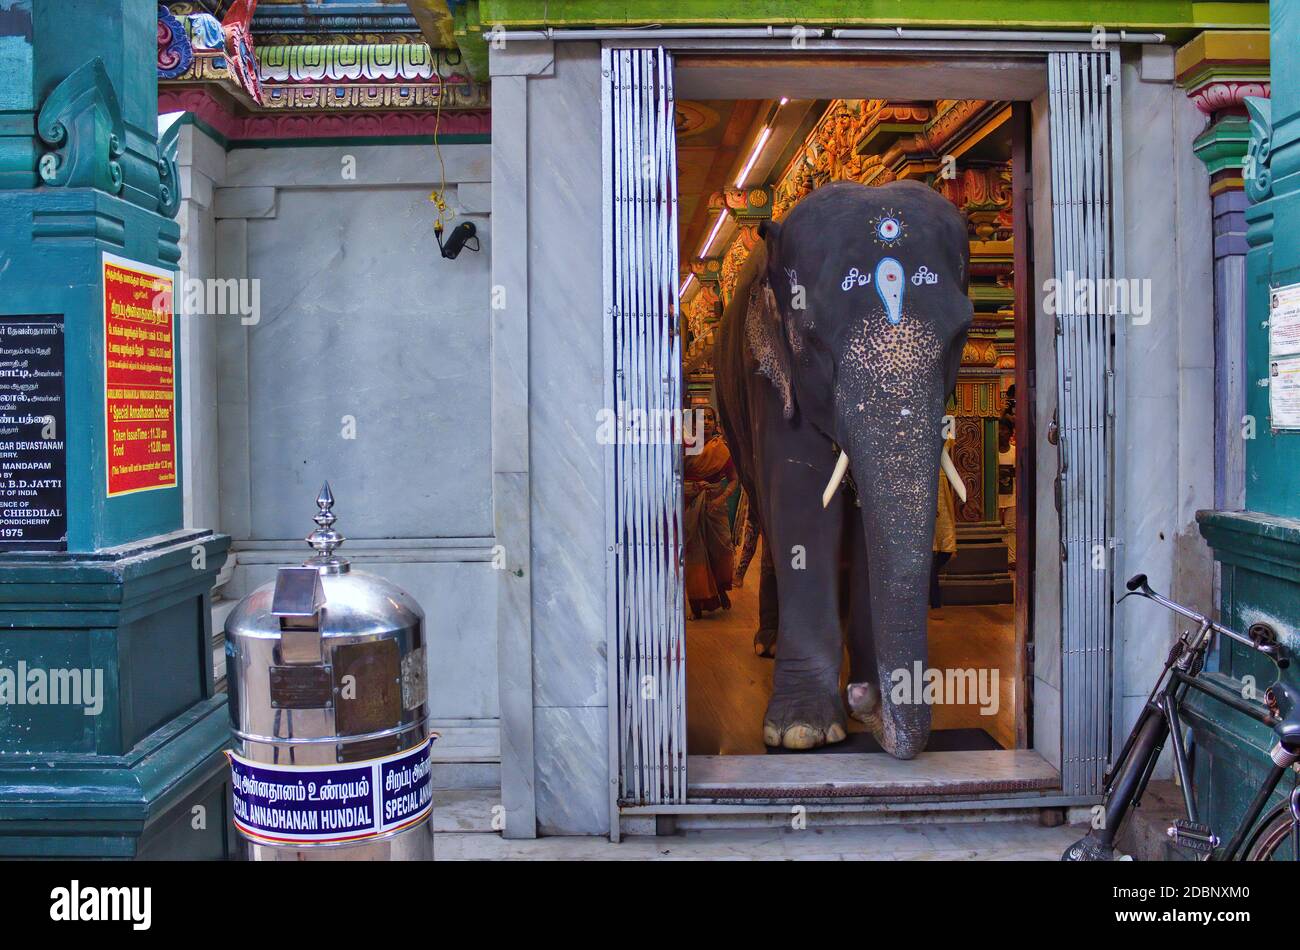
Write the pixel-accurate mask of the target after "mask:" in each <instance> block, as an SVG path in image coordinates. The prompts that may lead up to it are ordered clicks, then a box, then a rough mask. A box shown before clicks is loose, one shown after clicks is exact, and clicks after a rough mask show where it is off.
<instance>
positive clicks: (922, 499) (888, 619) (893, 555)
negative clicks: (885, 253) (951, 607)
mask: <svg viewBox="0 0 1300 950" xmlns="http://www.w3.org/2000/svg"><path fill="white" fill-rule="evenodd" d="M934 389H935V393H933V394H932V393H929V392H914V393H912V394H910V395H911V398H907V399H904V400H901V401H900V400H898V399H897V398H896V397H897V394H895V398H891V399H877V400H875V401H874V402H875V404H876V405H879V406H881V407H882V408H881V409H880V410H879V411H875V410H873V409H872V408H871V406H872V401H870V400H867V399H850V400H848V402H849V404H850V405H851V406H852V407H853V410H854V411H852V412H851V413H850V414H849V418H845V417H843V416H841V420H842V422H843V425H842V431H841V433H840V444H841V445H842V446H843V447H844V450H845V454H846V455H847V457H848V460H849V468H850V470H851V472H852V474H853V482H854V485H855V486H856V488H857V493H858V499H859V501H860V502H861V510H860V512H859V514H860V516H861V518H862V526H863V529H864V532H865V542H866V555H867V571H866V574H867V578H868V583H869V590H868V597H869V602H870V604H871V635H872V639H873V645H874V654H875V659H876V671H875V678H876V684H875V685H876V686H877V687H878V688H879V690H880V693H879V696H880V702H881V709H880V716H879V719H878V722H879V726H878V727H875V728H877V735H876V739H877V741H878V742H880V744H881V746H882V748H884V750H885V751H886V752H888V753H890V754H891V755H894V756H896V757H898V758H901V759H910V758H912V757H913V756H915V755H916V754H917V753H919V752H921V751H922V750H924V748H925V745H926V742H927V741H928V740H929V736H930V712H931V710H930V707H929V705H928V704H927V703H926V702H925V699H926V697H925V696H924V695H923V692H922V691H921V690H917V689H914V688H912V686H913V684H915V683H917V682H918V680H919V679H920V677H918V676H917V675H916V670H917V666H916V664H918V663H919V664H921V667H920V668H921V670H926V669H928V649H927V648H928V636H927V611H928V608H929V592H930V571H931V563H932V560H933V550H932V548H933V540H934V524H935V515H936V511H937V508H938V504H937V492H938V480H939V474H940V464H941V463H940V450H941V447H942V440H941V435H940V423H939V420H940V418H941V416H942V414H943V405H942V399H941V397H939V396H938V395H937V393H938V391H939V387H938V386H937V385H936V386H935V387H934ZM859 407H861V408H859ZM885 407H887V408H885ZM859 576H860V575H859ZM857 675H858V676H861V677H864V678H865V677H867V676H870V671H864V672H862V673H860V674H857ZM873 719H874V717H873Z"/></svg>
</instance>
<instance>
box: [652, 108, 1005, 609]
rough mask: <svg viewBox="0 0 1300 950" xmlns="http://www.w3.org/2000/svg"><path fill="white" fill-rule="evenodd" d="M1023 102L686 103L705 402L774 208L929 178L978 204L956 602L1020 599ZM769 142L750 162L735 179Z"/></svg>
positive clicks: (693, 291)
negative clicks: (1011, 485) (1011, 502)
mask: <svg viewBox="0 0 1300 950" xmlns="http://www.w3.org/2000/svg"><path fill="white" fill-rule="evenodd" d="M1011 115H1012V109H1011V104H1010V103H1007V102H990V101H984V100H976V99H952V100H940V101H937V102H902V101H896V100H884V99H837V100H832V101H829V102H826V101H820V102H813V101H799V100H784V101H754V100H714V101H709V102H690V101H684V102H678V103H677V136H678V190H679V199H678V200H679V209H680V210H679V214H680V222H681V223H680V226H679V233H680V248H679V256H680V259H681V261H682V262H683V270H684V275H685V279H684V281H683V284H682V291H683V293H682V298H683V304H682V309H683V312H684V314H685V317H686V319H685V321H684V327H683V333H684V339H683V352H684V353H685V354H686V355H685V370H686V379H687V382H686V387H687V393H688V397H687V398H688V399H689V401H690V402H691V404H692V405H705V404H708V403H709V402H710V400H711V398H712V397H711V392H712V386H713V368H712V366H711V365H710V361H711V353H712V347H713V342H714V338H715V334H716V328H717V324H718V321H719V319H720V317H721V314H722V309H723V307H724V306H725V305H726V304H727V302H729V301H730V299H731V293H732V288H733V287H734V285H735V281H736V275H737V274H738V272H739V271H740V269H741V267H742V266H743V264H744V262H745V260H746V258H747V257H748V254H749V251H750V249H751V248H753V247H754V245H755V243H756V242H757V241H758V226H759V224H760V223H761V222H762V221H764V220H767V219H775V220H780V219H781V218H782V217H783V216H784V214H785V213H786V212H787V211H788V210H789V209H790V208H791V207H793V205H794V204H795V203H796V202H797V201H798V200H799V199H800V198H802V197H803V196H804V195H806V194H808V192H810V191H812V190H813V189H814V188H817V187H818V186H820V185H823V184H826V183H827V182H833V181H856V182H861V183H862V184H866V185H882V184H885V183H886V182H890V181H895V180H901V179H913V180H919V181H923V182H926V183H928V184H930V185H931V186H932V187H934V188H935V189H937V190H938V191H940V192H942V193H943V194H944V195H945V196H946V197H947V198H949V199H950V200H951V201H952V202H953V204H955V205H957V207H959V208H961V209H962V211H964V212H965V213H966V216H967V220H968V224H969V229H970V249H971V284H970V296H971V300H972V301H973V303H974V307H975V323H974V326H973V327H972V329H971V332H970V338H969V341H968V342H967V344H966V350H965V352H964V353H963V355H962V365H961V372H960V375H959V377H958V382H957V388H956V395H955V404H954V405H953V406H952V407H951V408H952V413H953V415H954V416H955V417H956V446H955V448H954V451H953V461H954V462H955V464H956V465H957V469H958V471H959V472H960V473H961V476H962V479H963V481H964V482H965V483H966V496H967V497H966V502H965V504H959V505H958V509H957V521H958V525H959V527H958V533H959V539H960V544H959V552H958V556H957V557H956V558H954V560H953V562H952V564H951V565H950V567H949V568H948V570H947V571H946V572H945V574H944V577H943V580H942V583H943V587H944V596H945V603H953V604H958V603H970V604H989V603H1009V602H1010V601H1011V599H1012V583H1011V573H1010V570H1009V568H1010V564H1011V563H1013V561H1014V553H1013V551H1014V532H1013V531H1012V532H1007V531H1006V530H1005V528H1004V525H1003V524H1002V519H1001V518H1000V515H999V511H998V502H997V496H998V419H999V418H1000V417H1002V415H1003V414H1004V413H1005V412H1006V411H1007V408H1008V395H1007V393H1008V389H1009V388H1010V387H1012V386H1013V384H1014V382H1015V366H1016V340H1015V332H1014V325H1015V314H1014V310H1013V298H1014V290H1013V285H1012V263H1013V261H1012V248H1013V240H1014V237H1013V234H1012V214H1011V195H1012V190H1011ZM760 141H762V145H761V148H760V147H759V145H760ZM755 155H757V156H758V157H757V159H756V160H754V161H753V164H752V167H750V168H749V170H748V175H742V176H741V178H739V179H733V180H728V178H729V176H730V174H732V173H733V172H734V169H735V168H736V167H738V166H740V167H741V168H742V170H743V168H744V166H743V165H742V161H743V162H744V163H745V164H749V161H748V160H749V158H752V157H753V156H755ZM741 185H743V187H740V186H741ZM1005 491H1006V489H1005V487H1004V494H1005ZM1004 504H1005V499H1004Z"/></svg>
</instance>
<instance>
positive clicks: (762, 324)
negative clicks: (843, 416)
mask: <svg viewBox="0 0 1300 950" xmlns="http://www.w3.org/2000/svg"><path fill="white" fill-rule="evenodd" d="M745 339H746V341H747V342H748V343H749V351H750V352H751V353H752V354H753V356H754V361H755V362H756V363H758V369H759V372H761V373H762V374H763V375H764V376H766V377H767V378H768V380H769V381H770V382H771V383H772V385H773V386H775V387H776V391H777V393H778V394H779V395H780V396H781V406H782V410H781V411H782V415H784V416H785V418H787V419H791V418H793V417H794V392H793V390H792V389H791V387H790V347H789V344H788V343H787V342H786V339H785V333H784V330H783V321H782V319H781V310H780V308H779V307H778V306H777V302H776V294H774V293H773V292H772V287H771V285H770V284H769V283H768V281H767V278H766V277H764V278H763V279H761V280H756V281H754V283H753V285H752V286H751V287H750V289H749V307H748V309H747V310H746V312H745Z"/></svg>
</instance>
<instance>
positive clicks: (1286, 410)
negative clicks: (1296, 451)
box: [1268, 356, 1300, 429]
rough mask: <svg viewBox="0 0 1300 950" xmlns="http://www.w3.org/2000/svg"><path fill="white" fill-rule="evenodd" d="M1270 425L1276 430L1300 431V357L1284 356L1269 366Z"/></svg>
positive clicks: (1270, 362) (1271, 362) (1271, 361)
mask: <svg viewBox="0 0 1300 950" xmlns="http://www.w3.org/2000/svg"><path fill="white" fill-rule="evenodd" d="M1268 397H1269V424H1270V425H1271V426H1272V427H1273V428H1274V429H1300V356H1284V357H1282V358H1281V359H1277V360H1270V361H1269V364H1268Z"/></svg>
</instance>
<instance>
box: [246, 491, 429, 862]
mask: <svg viewBox="0 0 1300 950" xmlns="http://www.w3.org/2000/svg"><path fill="white" fill-rule="evenodd" d="M333 505H334V496H333V494H332V493H331V492H330V487H329V484H328V483H326V485H325V486H324V488H322V489H321V492H320V495H319V496H318V497H317V499H316V506H317V507H318V508H319V509H320V510H319V511H318V512H317V514H316V517H315V521H316V529H315V530H314V531H313V532H312V533H311V534H310V535H308V537H307V543H308V544H309V545H311V546H312V547H313V548H314V549H315V550H316V556H315V557H313V558H311V559H310V560H308V561H307V562H306V563H304V564H303V566H302V567H285V568H281V569H280V570H279V572H278V573H277V575H276V578H275V581H274V582H272V583H269V584H265V585H263V586H262V587H259V588H258V589H257V590H255V591H254V592H253V593H251V594H249V595H248V597H246V598H244V600H242V601H241V602H240V604H239V606H238V607H236V608H235V610H234V611H233V612H232V613H231V614H230V617H229V618H228V619H227V620H226V677H227V681H228V683H229V689H230V718H231V723H232V725H231V731H232V733H233V736H234V742H233V750H232V751H231V752H230V753H228V755H229V756H230V780H231V787H232V790H233V811H234V814H233V818H234V822H235V827H236V828H237V829H238V830H239V832H240V834H241V835H243V836H244V838H245V839H247V840H248V842H249V844H250V851H251V856H252V858H253V859H254V860H259V861H276V860H293V861H302V860H361V861H375V860H379V861H382V860H389V859H392V860H420V859H428V858H431V857H432V852H433V844H432V841H433V839H432V837H431V832H430V830H429V821H428V818H429V811H430V808H431V806H432V784H431V779H430V774H429V770H430V764H429V749H430V746H431V745H432V743H433V741H434V739H436V738H437V736H436V735H431V734H430V732H429V727H428V712H427V708H426V700H427V693H428V691H427V687H426V674H425V665H424V664H425V651H424V611H422V610H421V609H420V605H419V604H417V603H416V602H415V601H414V600H413V599H412V598H411V596H410V595H409V594H407V593H406V592H405V591H404V590H402V589H401V588H399V587H397V586H395V585H393V584H390V583H389V582H388V581H386V580H384V579H383V578H380V577H376V576H374V575H372V574H366V573H364V572H362V571H355V570H352V568H351V566H350V565H349V564H348V561H347V560H346V559H345V558H342V557H339V556H338V555H337V554H335V549H336V548H337V547H338V546H339V545H340V544H342V543H343V540H344V539H343V536H342V535H341V534H339V533H338V532H337V531H335V530H334V522H335V520H336V519H335V515H334V512H333V511H332V508H333Z"/></svg>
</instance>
